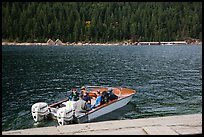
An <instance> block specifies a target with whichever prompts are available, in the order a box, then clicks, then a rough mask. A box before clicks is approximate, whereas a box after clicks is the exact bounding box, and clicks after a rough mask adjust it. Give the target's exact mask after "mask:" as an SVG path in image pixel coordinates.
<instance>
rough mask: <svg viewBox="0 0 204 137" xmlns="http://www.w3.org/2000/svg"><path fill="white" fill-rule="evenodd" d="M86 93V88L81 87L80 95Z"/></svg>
mask: <svg viewBox="0 0 204 137" xmlns="http://www.w3.org/2000/svg"><path fill="white" fill-rule="evenodd" d="M84 92H86V88H85V87H84V86H82V87H81V94H84Z"/></svg>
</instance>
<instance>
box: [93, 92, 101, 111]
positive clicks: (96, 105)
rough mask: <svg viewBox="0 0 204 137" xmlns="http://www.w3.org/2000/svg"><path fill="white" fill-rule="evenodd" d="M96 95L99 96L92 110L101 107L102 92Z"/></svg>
mask: <svg viewBox="0 0 204 137" xmlns="http://www.w3.org/2000/svg"><path fill="white" fill-rule="evenodd" d="M96 95H97V98H96V102H95V104H94V105H93V106H92V109H94V108H97V107H98V106H100V105H101V103H102V97H101V94H100V91H97V92H96Z"/></svg>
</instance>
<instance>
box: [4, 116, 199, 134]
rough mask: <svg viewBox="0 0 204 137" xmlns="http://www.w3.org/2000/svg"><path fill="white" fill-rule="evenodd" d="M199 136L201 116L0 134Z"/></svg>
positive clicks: (133, 120)
mask: <svg viewBox="0 0 204 137" xmlns="http://www.w3.org/2000/svg"><path fill="white" fill-rule="evenodd" d="M189 134H190V135H201V134H202V113H199V114H190V115H177V116H166V117H154V118H140V119H128V120H113V121H103V122H95V123H83V124H73V125H65V126H52V127H42V128H31V129H23V130H14V131H5V132H2V135H189Z"/></svg>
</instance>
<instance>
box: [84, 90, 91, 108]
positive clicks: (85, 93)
mask: <svg viewBox="0 0 204 137" xmlns="http://www.w3.org/2000/svg"><path fill="white" fill-rule="evenodd" d="M83 95H84V97H83V100H85V101H86V102H87V105H88V107H89V108H91V97H90V96H89V93H88V92H83Z"/></svg>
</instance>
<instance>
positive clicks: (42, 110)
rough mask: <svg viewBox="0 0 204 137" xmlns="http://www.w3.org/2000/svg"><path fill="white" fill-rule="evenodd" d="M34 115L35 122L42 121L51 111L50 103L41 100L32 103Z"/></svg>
mask: <svg viewBox="0 0 204 137" xmlns="http://www.w3.org/2000/svg"><path fill="white" fill-rule="evenodd" d="M31 111H32V116H33V119H34V121H35V122H39V121H42V120H43V119H45V118H46V117H47V115H48V114H49V113H50V112H49V109H48V104H47V103H45V102H39V103H35V104H33V105H32V108H31Z"/></svg>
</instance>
